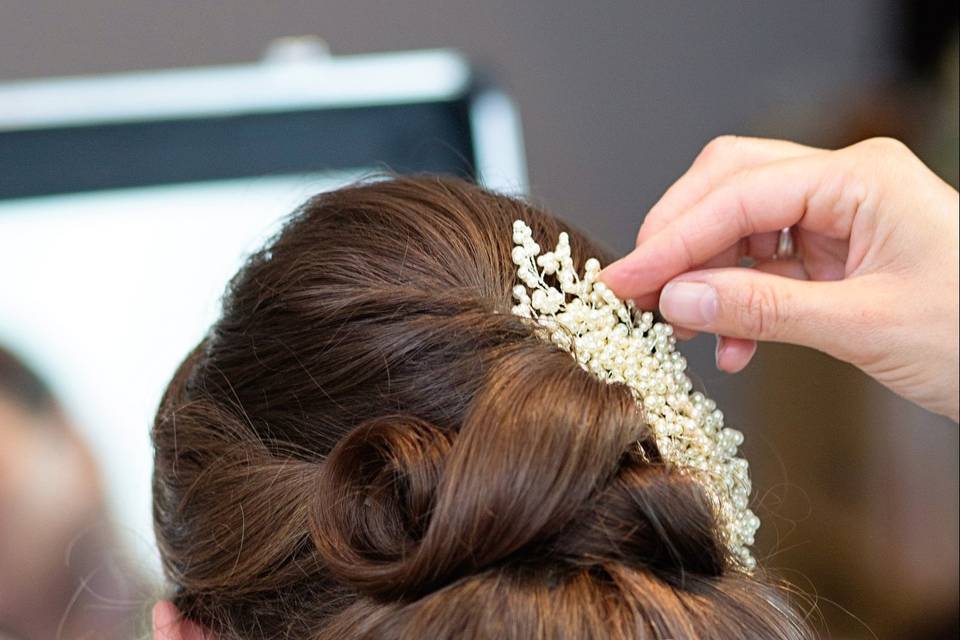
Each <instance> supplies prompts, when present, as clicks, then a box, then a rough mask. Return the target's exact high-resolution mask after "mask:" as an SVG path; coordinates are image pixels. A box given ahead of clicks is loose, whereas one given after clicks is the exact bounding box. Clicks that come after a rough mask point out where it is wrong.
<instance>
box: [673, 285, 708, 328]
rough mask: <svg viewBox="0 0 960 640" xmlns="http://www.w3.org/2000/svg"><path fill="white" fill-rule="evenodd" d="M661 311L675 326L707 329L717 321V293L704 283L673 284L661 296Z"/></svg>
mask: <svg viewBox="0 0 960 640" xmlns="http://www.w3.org/2000/svg"><path fill="white" fill-rule="evenodd" d="M660 311H661V313H663V315H664V317H665V318H666V319H667V320H669V321H670V322H672V323H674V324H679V325H681V326H684V327H688V328H691V329H696V328H705V327H708V326H709V325H710V324H711V323H713V321H714V320H716V319H717V292H716V290H715V289H714V288H713V287H711V286H710V285H708V284H704V283H702V282H671V283H669V284H668V285H667V286H666V287H664V288H663V292H662V293H661V294H660Z"/></svg>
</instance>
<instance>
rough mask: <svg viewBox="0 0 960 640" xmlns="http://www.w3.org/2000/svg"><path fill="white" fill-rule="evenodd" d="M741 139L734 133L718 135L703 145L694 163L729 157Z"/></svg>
mask: <svg viewBox="0 0 960 640" xmlns="http://www.w3.org/2000/svg"><path fill="white" fill-rule="evenodd" d="M739 139H740V138H739V137H738V136H734V135H723V136H717V137H716V138H714V139H713V140H711V141H710V142H708V143H707V144H706V145H705V146H704V147H703V149H702V150H701V151H700V154H699V155H698V156H697V159H696V160H694V164H706V163H710V162H713V161H715V160H717V159H721V158H725V157H728V156H729V155H730V154H731V153H732V151H733V148H734V147H735V146H737V144H738V141H739Z"/></svg>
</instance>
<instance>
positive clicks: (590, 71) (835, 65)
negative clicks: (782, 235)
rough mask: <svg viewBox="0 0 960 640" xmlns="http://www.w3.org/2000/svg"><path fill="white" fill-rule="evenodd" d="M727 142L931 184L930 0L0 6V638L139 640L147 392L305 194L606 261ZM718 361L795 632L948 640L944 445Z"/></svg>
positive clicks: (817, 375) (890, 400)
mask: <svg viewBox="0 0 960 640" xmlns="http://www.w3.org/2000/svg"><path fill="white" fill-rule="evenodd" d="M304 34H314V35H316V36H318V37H319V38H322V42H321V41H318V40H311V39H300V40H292V41H291V40H280V41H279V42H278V39H280V38H285V37H289V36H301V35H304ZM271 43H273V44H272V46H271ZM324 43H325V45H324ZM324 46H328V47H329V51H330V55H331V56H332V57H331V58H329V59H326V58H324V57H323V50H324ZM265 52H269V55H268V59H269V60H268V62H266V63H260V62H258V61H260V60H261V59H263V57H264V54H265ZM396 52H406V53H396ZM410 52H414V53H410ZM358 54H376V55H372V56H371V55H363V56H361V57H356V56H357V55H358ZM156 69H171V70H173V69H181V71H172V72H170V73H165V72H164V73H155V72H151V73H146V72H148V71H151V70H156ZM131 72H132V73H131ZM140 72H144V73H140ZM121 73H122V75H116V74H121ZM67 76H84V77H83V78H81V79H79V80H63V79H62V78H64V77H67ZM727 133H735V134H741V135H757V136H771V137H779V138H790V139H795V140H798V141H800V142H804V143H807V144H813V145H823V146H828V147H838V146H843V145H846V144H849V143H852V142H854V141H857V140H860V139H862V138H865V137H869V136H874V135H891V136H895V137H898V138H900V139H902V140H904V141H905V142H906V143H907V144H908V145H910V146H911V147H912V148H913V149H914V150H915V151H916V152H917V153H918V155H920V157H921V158H923V159H924V160H925V161H926V162H927V163H928V164H929V165H930V166H931V167H933V168H934V170H935V171H937V172H938V173H939V174H940V175H941V176H942V177H943V178H944V179H945V180H947V181H948V182H950V183H951V184H953V185H954V186H956V185H957V183H958V17H957V5H956V3H955V2H908V1H906V0H903V1H894V0H872V1H865V0H847V1H839V0H837V1H833V2H829V1H819V2H804V3H800V2H788V1H780V2H760V1H756V2H654V1H649V2H641V1H636V2H608V1H605V0H596V1H594V2H590V3H580V2H569V1H566V0H563V1H552V2H546V1H543V0H529V1H527V2H522V3H518V2H506V1H503V0H485V1H482V2H477V1H469V2H468V1H467V0H404V1H403V2H384V1H375V0H350V1H349V2H347V1H333V0H331V1H323V2H317V1H293V0H278V1H275V2H269V3H265V2H242V1H239V2H221V1H212V0H207V1H200V0H194V1H190V2H186V1H180V0H170V1H166V2H156V1H150V0H125V1H124V2H109V1H107V0H73V1H71V2H54V1H51V0H29V1H16V0H14V1H3V2H0V347H2V350H0V638H6V637H7V636H9V637H13V638H19V639H20V640H35V639H43V638H55V637H62V638H79V637H114V638H130V637H135V636H137V635H138V634H142V632H143V627H142V621H143V619H144V615H145V612H146V611H148V610H149V605H151V604H152V600H153V599H154V598H155V597H156V596H157V594H158V593H161V589H162V585H161V583H160V577H159V572H158V563H157V560H156V552H155V550H154V548H153V541H152V534H151V531H150V520H149V515H150V512H149V509H150V502H149V501H150V496H149V474H150V464H151V454H150V449H149V440H148V437H147V432H148V428H149V424H150V420H151V418H152V414H153V411H154V409H155V406H156V403H157V401H158V399H159V395H160V393H161V391H162V388H163V385H164V384H165V382H166V381H167V380H168V379H169V377H170V375H171V374H172V371H173V368H174V367H175V366H176V364H177V363H178V362H179V360H180V358H182V356H183V355H184V354H185V353H186V351H187V349H188V348H189V347H190V346H192V344H193V343H195V342H196V340H197V339H198V338H199V337H200V335H202V332H203V330H204V329H205V327H206V326H207V325H208V324H209V322H210V321H211V320H212V318H213V317H214V314H215V313H216V301H217V296H218V295H219V292H220V291H221V290H222V288H223V285H224V284H225V282H226V279H227V277H228V276H229V275H230V274H231V273H232V272H233V271H234V270H235V269H236V267H237V265H238V264H239V261H240V260H241V259H242V256H243V255H244V254H245V252H247V251H249V250H251V249H253V248H255V247H256V246H257V244H258V243H260V242H262V240H263V238H264V237H266V236H267V235H269V233H270V232H271V230H273V229H275V228H276V224H277V221H278V219H279V218H280V217H281V216H282V215H283V214H285V213H286V212H288V211H290V210H291V209H292V208H293V207H294V206H295V205H296V204H297V203H298V202H299V201H301V200H303V199H304V198H305V197H306V196H307V195H309V194H310V193H312V192H315V191H318V190H321V189H326V188H332V187H335V186H336V185H338V184H342V183H343V182H345V181H349V180H351V179H354V178H356V177H357V176H360V175H364V174H365V173H368V172H370V171H371V170H376V169H378V168H385V167H387V168H393V169H398V170H410V171H422V170H434V171H445V172H452V173H459V174H465V175H473V176H474V177H477V178H479V179H480V180H482V181H484V182H485V183H486V184H488V185H490V186H493V187H495V188H498V189H502V190H506V191H511V192H517V193H524V194H527V195H529V197H531V198H532V199H533V200H535V201H536V202H538V203H540V204H542V205H544V206H546V207H547V208H549V209H550V210H552V211H553V212H555V213H557V214H559V215H560V216H562V217H564V218H566V219H567V220H569V221H571V222H572V223H575V224H577V225H578V226H580V227H582V228H584V229H586V230H588V231H589V232H591V233H592V234H594V235H595V236H596V237H598V238H600V239H601V240H603V241H605V242H606V243H607V244H608V245H610V246H611V247H612V248H613V249H615V250H616V251H618V252H625V251H627V250H629V249H630V248H631V247H632V244H633V237H634V234H635V233H636V230H637V228H638V227H639V225H640V222H641V221H642V219H643V215H644V212H645V211H646V210H647V209H648V208H649V207H650V206H651V205H652V204H653V203H654V202H655V201H656V200H657V198H658V197H659V196H660V194H661V193H662V192H663V191H664V190H665V189H666V188H667V187H668V186H669V185H670V183H671V182H672V181H673V180H675V179H676V178H677V177H678V176H679V175H680V174H681V173H682V172H683V171H684V170H685V169H686V167H687V166H688V165H689V164H690V162H691V161H692V160H693V158H694V157H695V156H696V154H697V152H698V151H699V150H700V149H701V148H702V146H703V145H704V144H706V143H707V142H708V141H709V140H710V139H711V138H713V137H715V136H717V135H721V134H727ZM904 303H909V301H904ZM713 346H714V345H713V342H712V338H709V337H701V338H698V339H697V340H695V341H694V342H693V343H690V344H689V345H687V346H686V347H685V348H684V349H685V352H686V353H687V355H688V356H689V357H690V361H691V368H692V369H693V371H694V372H695V373H696V375H697V377H698V378H699V380H698V382H699V383H700V384H701V385H702V386H703V387H704V388H705V389H706V390H707V391H708V392H709V393H710V394H711V395H712V396H713V397H715V398H716V399H717V401H718V403H719V404H720V406H722V407H723V409H724V412H725V414H726V415H727V421H728V422H729V424H731V425H732V426H738V427H739V428H742V429H743V430H744V431H745V432H746V434H747V444H746V447H745V451H746V454H747V457H748V458H749V459H750V460H751V465H752V473H753V477H754V485H755V487H756V490H757V496H756V498H757V501H758V504H759V509H758V511H759V513H760V516H761V518H762V520H763V527H762V529H761V536H760V541H759V544H758V549H759V552H760V555H761V556H762V557H764V558H766V565H767V566H768V567H770V568H771V569H772V570H774V571H776V572H778V573H779V574H780V575H781V576H783V577H784V578H786V579H787V580H789V581H791V582H792V583H793V584H794V585H796V587H797V588H799V589H801V590H803V591H805V592H806V593H807V594H809V595H810V596H811V597H813V598H814V600H815V602H816V604H817V610H816V611H814V612H812V613H811V615H812V616H814V618H815V619H817V620H818V624H819V625H820V628H821V631H822V633H823V635H824V636H825V637H834V638H874V637H879V638H918V639H924V638H954V637H956V635H957V607H958V536H960V532H958V495H960V494H958V429H957V427H956V425H955V424H953V423H950V422H949V421H947V420H946V419H941V418H937V417H934V416H931V415H930V414H927V413H925V412H924V411H922V410H920V409H917V408H915V407H913V406H912V405H909V404H908V403H906V402H903V401H901V400H899V399H897V398H896V397H894V396H892V395H891V394H890V393H888V392H887V391H885V390H884V389H882V388H881V387H879V386H878V385H876V384H874V383H872V382H870V381H869V380H867V379H866V378H865V377H864V376H863V375H861V374H860V373H859V372H857V371H856V370H854V369H852V368H850V367H847V366H845V365H842V364H839V363H837V362H835V361H833V360H831V359H830V358H827V357H825V356H822V355H819V354H817V353H813V352H810V351H807V350H803V349H799V348H792V347H784V346H769V345H767V346H764V347H762V348H761V350H760V353H759V355H758V357H757V358H756V359H755V361H754V362H753V363H752V364H751V365H750V367H749V368H748V369H747V370H746V371H744V372H743V373H741V374H739V375H737V376H728V375H726V374H721V373H718V372H717V371H716V370H715V368H714V366H713ZM5 634H6V635H5Z"/></svg>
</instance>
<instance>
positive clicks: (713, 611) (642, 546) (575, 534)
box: [153, 177, 809, 640]
mask: <svg viewBox="0 0 960 640" xmlns="http://www.w3.org/2000/svg"><path fill="white" fill-rule="evenodd" d="M517 218H522V219H524V220H526V221H527V222H528V223H529V224H530V226H531V227H532V228H533V231H534V235H535V237H536V238H537V239H538V240H539V241H540V242H548V241H552V240H554V239H555V238H556V237H557V234H558V233H559V232H560V231H561V230H562V228H561V225H560V224H559V223H558V221H557V220H556V219H554V218H553V217H551V216H549V215H548V214H545V213H543V212H541V211H539V210H537V209H536V208H534V207H532V206H530V205H529V204H527V203H524V202H521V201H518V200H514V199H511V198H507V197H505V196H502V195H496V194H493V193H489V192H486V191H484V190H482V189H480V188H478V187H476V186H473V185H470V184H467V183H465V182H462V181H459V180H454V179H445V178H429V177H425V178H397V179H390V180H382V181H376V182H371V183H367V184H361V185H357V186H352V187H348V188H344V189H340V190H337V191H334V192H330V193H325V194H321V195H318V196H316V197H315V198H313V199H312V200H310V201H309V202H307V203H306V204H305V205H304V206H303V207H302V208H301V209H300V210H299V211H298V212H296V213H295V215H294V216H293V217H292V218H291V220H290V221H289V222H288V224H287V225H286V226H285V228H284V229H283V231H282V232H281V233H280V234H279V235H278V236H277V237H276V238H275V239H273V240H272V241H271V242H270V243H268V245H267V246H266V247H265V248H264V249H263V250H261V251H260V252H258V253H256V254H255V255H254V256H253V257H251V258H250V259H249V261H248V262H247V264H246V266H245V267H244V268H243V269H242V270H241V271H240V273H238V274H237V276H236V277H235V278H234V280H233V281H232V283H231V284H230V287H229V289H228V292H227V295H226V297H225V300H224V308H223V314H222V317H221V318H220V320H219V321H218V322H217V323H216V324H215V325H214V326H213V327H212V328H211V330H210V332H209V335H208V336H207V338H206V339H204V340H203V341H202V342H201V344H200V345H199V346H198V347H197V348H196V349H195V350H194V351H193V353H191V354H190V355H189V356H188V357H187V359H186V360H185V362H184V363H183V364H182V365H181V367H180V369H179V370H178V372H177V373H176V375H175V376H174V379H173V381H172V382H171V384H170V386H169V388H168V389H167V392H166V394H165V396H164V399H163V401H162V403H161V407H160V410H159V413H158V415H157V419H156V424H155V427H154V431H153V438H154V443H155V446H156V468H155V472H154V517H155V523H156V532H157V538H158V541H159V544H160V549H161V552H162V555H163V561H164V564H165V567H166V572H167V575H168V577H169V579H170V580H171V581H172V582H173V584H174V585H175V588H176V591H175V594H174V596H173V598H174V602H175V604H177V605H178V606H179V607H180V610H181V611H182V612H183V614H184V615H185V616H186V617H188V618H190V619H192V620H194V621H197V622H200V623H202V624H204V625H206V626H207V627H209V628H211V629H212V630H214V631H215V632H217V633H219V634H221V637H224V638H231V639H232V638H242V639H245V640H247V639H254V638H256V639H260V638H280V637H296V638H309V639H326V638H438V639H442V638H604V639H607V638H609V639H613V638H623V639H625V638H734V637H751V638H801V637H807V636H808V633H809V632H808V631H807V627H806V626H805V623H804V622H803V620H802V619H801V617H800V616H799V615H798V614H797V613H795V612H794V610H793V609H792V608H791V607H790V605H789V604H788V603H787V601H786V598H785V596H784V595H783V593H782V592H781V591H780V590H779V589H778V588H776V587H774V586H772V585H770V584H767V583H765V582H764V581H763V580H762V579H760V578H759V577H750V576H748V575H746V574H744V573H742V572H740V571H738V570H736V569H734V568H733V565H732V561H731V559H730V557H728V554H727V552H726V550H725V548H724V547H723V546H722V545H721V543H720V541H719V538H718V533H717V526H716V522H715V519H714V513H713V510H712V508H711V504H710V502H709V501H708V499H707V498H706V496H705V495H704V493H703V491H702V490H701V488H700V486H699V485H698V484H697V482H696V481H694V480H693V479H691V478H690V477H688V476H686V475H684V474H682V473H678V472H677V471H676V470H674V469H671V468H670V467H669V466H667V465H665V464H663V463H661V462H660V461H659V456H658V453H657V448H656V444H655V442H654V441H653V439H652V438H651V434H650V431H649V430H648V428H647V426H646V425H645V424H644V420H643V414H642V409H641V407H638V406H637V404H636V402H635V401H634V400H633V399H632V397H631V396H630V394H629V392H628V390H627V389H626V388H625V387H622V386H619V385H608V384H605V383H603V382H601V381H599V380H598V379H597V378H595V377H593V376H592V375H590V374H589V373H587V372H585V371H583V370H581V369H580V368H579V367H578V366H577V364H576V363H575V362H574V360H573V359H572V358H571V357H570V355H569V354H567V353H565V352H563V351H560V350H558V349H557V348H556V347H554V346H552V345H551V344H549V343H545V342H543V341H542V340H541V339H539V338H538V337H537V336H536V335H535V334H534V332H533V330H532V328H531V326H530V325H529V324H528V322H527V321H524V320H523V319H520V318H518V317H516V316H514V315H512V314H511V313H510V307H511V304H512V303H511V293H510V291H511V287H512V285H513V284H514V269H515V268H514V267H513V265H512V263H511V257H510V251H511V249H512V240H511V226H512V223H513V221H514V220H515V219H517ZM563 229H568V228H567V227H563ZM570 236H571V245H572V252H573V256H574V258H575V262H576V263H577V264H576V266H577V268H578V269H582V266H583V265H582V262H583V260H584V259H585V258H587V257H590V256H596V257H598V258H601V259H603V258H605V257H607V256H606V254H605V252H604V251H603V250H602V249H601V248H600V247H598V246H596V245H595V244H594V243H592V242H591V241H590V240H589V239H587V238H586V237H585V236H584V235H583V234H581V233H577V232H573V231H571V234H570ZM638 442H639V443H640V446H639V447H638V446H637V444H636V443H638Z"/></svg>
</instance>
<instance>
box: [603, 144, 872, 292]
mask: <svg viewBox="0 0 960 640" xmlns="http://www.w3.org/2000/svg"><path fill="white" fill-rule="evenodd" d="M831 157H832V155H831V154H825V155H812V156H802V157H797V158H789V159H786V160H779V161H776V162H771V163H767V164H764V165H761V166H758V167H752V168H749V169H745V170H742V171H740V172H738V173H737V174H735V175H734V176H732V177H731V178H729V179H728V180H726V181H724V182H722V183H721V184H720V185H719V186H718V187H717V188H716V189H714V190H713V191H711V192H710V193H708V194H707V195H705V196H704V197H703V198H702V199H701V200H700V201H698V202H697V203H695V204H694V205H693V206H691V207H690V208H689V209H688V210H687V211H686V212H684V213H683V214H681V215H680V216H678V217H676V218H674V219H673V220H671V221H670V222H669V223H668V224H667V225H665V226H664V227H663V228H662V229H660V230H659V231H658V232H656V233H654V234H653V235H652V236H650V237H649V238H648V239H647V240H645V241H644V242H643V243H641V244H640V245H639V246H638V247H637V248H636V249H634V250H633V251H632V252H631V253H630V254H628V255H627V256H625V257H624V258H621V259H620V260H618V261H616V262H614V263H613V264H611V265H609V266H608V267H607V268H606V269H604V271H603V273H602V274H601V278H602V280H603V281H604V282H605V283H606V284H607V286H609V287H610V288H611V289H612V290H613V291H614V292H615V293H616V294H617V295H618V296H620V297H621V298H628V299H636V298H640V297H642V296H644V294H649V293H651V292H655V291H658V290H659V289H660V288H661V287H663V285H664V284H666V283H667V282H668V281H669V280H671V279H672V278H674V277H675V276H677V275H679V274H681V273H684V272H686V271H689V270H691V269H693V268H695V267H696V266H697V265H700V264H702V263H704V262H706V261H707V260H709V259H710V258H712V257H713V256H715V255H717V254H719V253H720V252H722V251H724V250H725V249H727V248H728V247H730V246H731V245H733V244H734V243H736V242H738V241H739V240H741V239H742V238H746V237H749V236H751V235H754V234H757V233H763V232H766V231H776V230H779V229H782V228H784V227H789V226H792V225H795V224H796V225H800V226H801V227H803V228H804V229H808V230H810V231H812V232H814V233H819V234H822V235H826V236H828V237H834V238H847V237H849V234H850V226H851V224H852V220H853V217H854V215H855V213H856V210H857V207H858V206H859V200H858V199H857V198H856V197H849V194H848V193H847V189H845V185H846V175H845V174H846V172H845V171H844V168H843V167H838V166H836V164H837V163H835V162H831V161H829V160H828V158H831Z"/></svg>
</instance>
